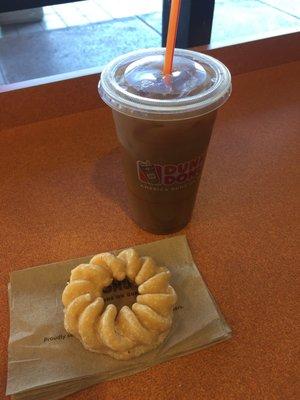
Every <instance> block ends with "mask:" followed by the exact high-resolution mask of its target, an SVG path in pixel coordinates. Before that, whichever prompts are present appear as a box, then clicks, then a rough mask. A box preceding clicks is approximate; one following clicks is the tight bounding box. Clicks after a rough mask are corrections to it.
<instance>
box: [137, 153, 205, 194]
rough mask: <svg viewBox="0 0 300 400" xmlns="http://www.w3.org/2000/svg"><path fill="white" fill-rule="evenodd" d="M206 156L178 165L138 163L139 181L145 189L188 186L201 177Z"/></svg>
mask: <svg viewBox="0 0 300 400" xmlns="http://www.w3.org/2000/svg"><path fill="white" fill-rule="evenodd" d="M203 162H204V155H201V156H199V157H197V158H194V159H192V160H189V161H185V162H181V163H178V164H156V163H151V162H150V161H137V163H136V165H137V173H138V179H139V181H140V182H142V183H143V184H144V185H146V187H145V186H143V187H144V188H145V189H147V188H149V189H151V187H156V186H163V187H165V188H168V187H170V188H171V187H175V186H178V185H180V186H186V184H188V183H190V182H192V181H194V180H195V179H196V178H197V177H199V175H200V173H201V170H202V167H203Z"/></svg>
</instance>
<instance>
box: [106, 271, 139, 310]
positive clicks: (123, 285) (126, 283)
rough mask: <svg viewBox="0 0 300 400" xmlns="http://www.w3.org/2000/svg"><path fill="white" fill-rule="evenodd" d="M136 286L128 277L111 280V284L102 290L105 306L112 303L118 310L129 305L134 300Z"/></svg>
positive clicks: (136, 292)
mask: <svg viewBox="0 0 300 400" xmlns="http://www.w3.org/2000/svg"><path fill="white" fill-rule="evenodd" d="M137 295H138V286H137V285H136V284H135V283H134V282H132V281H131V280H129V279H128V278H125V279H123V281H117V280H115V279H114V280H113V281H112V283H111V285H109V286H107V287H106V288H104V289H103V291H102V297H103V300H104V303H105V306H107V305H108V304H114V305H115V306H116V307H117V309H118V310H120V309H121V308H122V307H123V306H128V307H131V306H132V304H134V303H135V302H136V296H137Z"/></svg>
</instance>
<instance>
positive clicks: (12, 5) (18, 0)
mask: <svg viewBox="0 0 300 400" xmlns="http://www.w3.org/2000/svg"><path fill="white" fill-rule="evenodd" d="M75 1H82V0H1V2H0V13H3V12H9V11H19V10H26V9H28V8H39V7H45V6H54V5H57V4H64V3H73V2H75Z"/></svg>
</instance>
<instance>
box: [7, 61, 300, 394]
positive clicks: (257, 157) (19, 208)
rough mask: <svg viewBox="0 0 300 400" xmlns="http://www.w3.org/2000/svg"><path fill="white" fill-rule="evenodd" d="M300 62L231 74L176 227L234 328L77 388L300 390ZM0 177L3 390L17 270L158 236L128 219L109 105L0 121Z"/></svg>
mask: <svg viewBox="0 0 300 400" xmlns="http://www.w3.org/2000/svg"><path fill="white" fill-rule="evenodd" d="M299 72H300V63H289V64H284V65H281V66H277V67H273V68H269V69H262V70H259V71H255V72H251V73H247V74H242V75H238V76H235V77H234V79H233V94H232V97H231V99H230V101H229V102H228V103H227V104H226V105H225V106H224V107H223V109H222V110H221V111H220V112H219V115H218V119H217V122H216V125H215V130H214V135H213V138H212V141H211V145H210V149H209V152H208V156H207V160H206V164H205V167H204V173H203V177H202V181H201V184H200V190H199V194H198V198H197V202H196V208H195V211H194V215H193V219H192V222H191V223H190V224H189V225H188V227H187V228H186V229H184V230H183V231H181V233H185V234H186V235H187V238H188V240H189V243H190V247H191V250H192V253H193V256H194V259H195V261H196V263H197V265H198V266H199V268H200V270H201V272H202V274H203V276H204V278H205V280H206V282H207V284H208V286H209V288H210V289H211V291H212V293H213V295H214V296H215V298H216V300H217V302H218V303H219V305H220V307H221V309H222V311H223V313H224V315H225V317H226V319H227V321H228V323H229V324H230V326H231V327H232V330H233V338H232V339H231V340H229V341H227V342H224V343H222V344H218V345H215V346H213V347H210V348H208V349H206V350H201V351H198V352H196V353H194V354H192V355H189V356H185V357H181V358H178V359H176V360H172V361H169V362H167V363H164V364H161V365H159V366H156V367H153V368H151V369H149V370H148V371H146V372H143V373H140V374H137V375H135V376H131V377H128V378H123V379H118V380H115V381H112V382H105V383H102V384H99V385H96V386H94V387H91V388H89V389H86V390H84V391H83V392H80V393H77V394H74V395H72V396H69V397H68V398H70V399H71V398H72V399H76V400H79V399H80V400H81V399H82V400H83V399H84V400H89V399H91V400H92V399H97V398H99V399H100V398H101V399H104V400H108V399H122V400H126V399H128V400H129V399H130V400H131V399H134V400H140V399H141V400H144V399H147V400H151V399H155V400H167V399H168V400H169V399H178V400H182V399H189V400H190V399H200V398H202V399H226V400H231V399H236V400H240V399H243V400H247V399H251V400H252V399H274V400H275V399H276V400H279V399H289V400H290V399H296V371H297V362H296V343H295V342H296V337H297V323H296V322H297V321H296V318H297V317H296V315H297V313H296V297H297V296H296V295H297V292H296V287H297V285H296V278H297V276H296V265H297V263H296V262H297V259H296V255H297V230H296V205H297V204H296V203H297V198H299V194H300V193H299V185H298V186H297V185H296V177H297V172H299V168H298V166H297V162H298V157H297V156H298V154H299V126H300V120H299V103H300V99H299V93H300V90H299V88H296V82H299ZM298 165H299V164H298ZM111 171H113V173H112V172H111ZM0 176H1V185H0V199H1V208H0V220H1V238H0V243H1V251H0V253H1V269H0V285H1V286H0V290H1V291H0V307H1V310H2V313H1V316H0V321H1V323H0V359H1V365H0V397H1V398H3V399H4V398H5V395H4V392H5V385H6V364H7V338H8V332H9V321H8V302H7V283H8V282H9V273H10V271H12V270H16V269H21V268H27V267H30V266H33V265H40V264H45V263H50V262H55V261H59V260H64V259H69V258H75V257H80V256H84V255H87V254H93V253H96V252H99V251H102V250H109V249H115V248H122V247H126V246H131V245H134V244H138V243H143V242H148V241H153V240H156V239H159V238H160V237H159V236H156V235H152V234H150V233H146V232H144V231H142V230H140V229H139V228H138V227H137V226H136V225H135V224H134V223H133V222H132V221H131V220H130V218H129V217H128V214H127V203H126V191H125V187H124V183H123V179H122V170H121V162H120V152H119V147H118V143H117V140H116V136H115V134H114V129H113V123H112V118H111V114H110V112H109V110H108V109H107V108H106V107H103V108H99V109H97V110H89V111H85V112H82V113H76V114H72V115H68V116H64V117H60V118H54V119H50V120H47V121H40V122H36V123H33V124H28V125H23V126H18V127H15V128H12V129H8V130H4V131H2V132H0ZM298 239H299V236H298ZM298 265H299V262H298ZM298 322H299V321H298ZM298 325H299V324H298Z"/></svg>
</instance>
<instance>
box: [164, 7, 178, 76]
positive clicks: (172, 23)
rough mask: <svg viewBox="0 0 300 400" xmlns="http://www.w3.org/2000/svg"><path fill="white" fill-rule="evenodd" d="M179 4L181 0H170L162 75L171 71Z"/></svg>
mask: <svg viewBox="0 0 300 400" xmlns="http://www.w3.org/2000/svg"><path fill="white" fill-rule="evenodd" d="M180 5H181V0H172V4H171V10H170V17H169V27H168V36H167V45H166V54H165V62H164V69H163V74H164V75H170V74H171V73H172V68H173V57H174V50H175V43H176V36H177V30H178V21H179V15H180Z"/></svg>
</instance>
